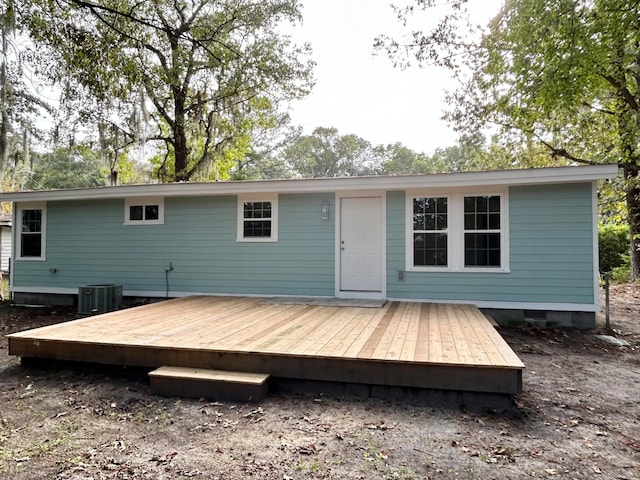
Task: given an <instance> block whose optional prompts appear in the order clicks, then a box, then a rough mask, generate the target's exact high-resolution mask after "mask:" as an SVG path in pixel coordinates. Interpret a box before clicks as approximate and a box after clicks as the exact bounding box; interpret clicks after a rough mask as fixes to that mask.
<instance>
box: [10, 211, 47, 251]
mask: <svg viewBox="0 0 640 480" xmlns="http://www.w3.org/2000/svg"><path fill="white" fill-rule="evenodd" d="M24 210H41V211H42V215H41V218H40V223H41V225H40V242H41V245H40V256H39V257H23V256H22V237H21V236H22V212H23V211H24ZM14 225H16V228H15V229H13V230H15V235H14V236H13V243H14V245H15V246H14V247H12V248H13V253H14V255H13V258H14V259H15V260H16V261H20V262H44V261H45V260H46V259H47V203H46V202H21V203H18V204H17V205H16V222H15V223H14Z"/></svg>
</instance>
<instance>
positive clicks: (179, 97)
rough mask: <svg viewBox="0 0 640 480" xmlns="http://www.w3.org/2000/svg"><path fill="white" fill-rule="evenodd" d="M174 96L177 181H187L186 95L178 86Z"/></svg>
mask: <svg viewBox="0 0 640 480" xmlns="http://www.w3.org/2000/svg"><path fill="white" fill-rule="evenodd" d="M173 97H174V102H175V103H174V105H175V106H174V113H175V120H174V122H173V140H174V143H173V150H174V156H175V164H174V165H175V174H174V176H175V181H176V182H186V181H187V180H189V169H188V164H187V163H188V160H189V146H188V145H187V133H186V130H185V125H186V116H185V111H184V105H185V102H186V97H185V95H184V94H183V93H182V92H181V91H180V89H178V88H174V89H173Z"/></svg>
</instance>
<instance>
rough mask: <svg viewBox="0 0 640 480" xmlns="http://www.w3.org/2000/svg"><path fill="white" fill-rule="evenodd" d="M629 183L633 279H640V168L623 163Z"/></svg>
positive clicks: (628, 198)
mask: <svg viewBox="0 0 640 480" xmlns="http://www.w3.org/2000/svg"><path fill="white" fill-rule="evenodd" d="M622 171H623V173H624V178H625V180H626V183H627V191H626V195H625V196H626V200H627V211H628V215H629V236H630V238H631V279H632V280H638V279H640V184H639V183H638V182H640V178H639V173H640V168H639V167H638V165H636V164H633V163H624V164H622Z"/></svg>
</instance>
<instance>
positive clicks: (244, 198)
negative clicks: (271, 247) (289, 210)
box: [236, 194, 278, 243]
mask: <svg viewBox="0 0 640 480" xmlns="http://www.w3.org/2000/svg"><path fill="white" fill-rule="evenodd" d="M245 202H271V236H270V237H245V236H244V220H245V218H244V203H245ZM237 205H238V206H237V222H236V223H237V233H236V242H247V243H269V242H277V241H278V194H268V195H238V204H237Z"/></svg>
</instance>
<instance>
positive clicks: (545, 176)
mask: <svg viewBox="0 0 640 480" xmlns="http://www.w3.org/2000/svg"><path fill="white" fill-rule="evenodd" d="M617 172H618V167H617V165H590V166H581V167H555V168H533V169H527V170H498V171H489V172H464V173H442V174H432V175H407V176H404V175H402V176H401V175H398V176H371V177H339V178H318V179H302V180H261V181H242V182H209V183H166V184H147V185H122V186H117V187H100V188H86V189H71V190H48V191H33V192H8V193H2V194H0V201H15V202H22V201H25V202H27V201H29V202H32V201H33V202H36V201H63V200H83V199H86V200H91V199H116V198H132V197H149V196H160V197H175V196H219V195H238V194H251V193H304V192H309V193H312V192H313V193H315V192H344V191H362V190H411V189H420V188H422V189H424V188H461V187H482V186H499V185H502V186H504V185H514V186H516V185H532V184H553V183H575V182H590V181H595V180H601V179H605V178H612V177H615V176H616V175H617Z"/></svg>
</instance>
